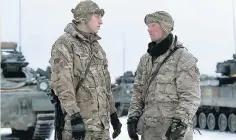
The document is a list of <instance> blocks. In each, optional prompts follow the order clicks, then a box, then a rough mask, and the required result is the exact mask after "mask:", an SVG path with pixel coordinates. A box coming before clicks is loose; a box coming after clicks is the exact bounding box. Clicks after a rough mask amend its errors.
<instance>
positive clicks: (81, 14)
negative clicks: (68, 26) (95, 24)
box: [71, 0, 105, 23]
mask: <svg viewBox="0 0 236 140" xmlns="http://www.w3.org/2000/svg"><path fill="white" fill-rule="evenodd" d="M71 12H72V13H73V16H74V21H75V22H76V23H79V22H87V21H88V20H89V18H90V16H91V15H92V14H100V15H101V16H104V14H105V11H104V9H100V8H99V6H98V5H97V4H96V3H95V2H93V1H91V0H84V1H81V2H80V3H79V4H78V5H77V6H76V7H75V9H72V10H71Z"/></svg>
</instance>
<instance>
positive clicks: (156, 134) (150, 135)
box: [141, 128, 193, 140]
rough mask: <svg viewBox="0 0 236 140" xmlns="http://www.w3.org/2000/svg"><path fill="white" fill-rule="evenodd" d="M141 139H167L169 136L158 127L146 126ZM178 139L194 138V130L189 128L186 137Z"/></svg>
mask: <svg viewBox="0 0 236 140" xmlns="http://www.w3.org/2000/svg"><path fill="white" fill-rule="evenodd" d="M188 129H189V128H188ZM141 140H167V138H166V136H165V133H163V132H161V131H158V130H157V129H152V128H146V129H145V131H144V133H143V135H142V136H141ZM178 140H193V132H192V131H191V130H188V131H187V132H186V134H185V137H182V138H179V139H178Z"/></svg>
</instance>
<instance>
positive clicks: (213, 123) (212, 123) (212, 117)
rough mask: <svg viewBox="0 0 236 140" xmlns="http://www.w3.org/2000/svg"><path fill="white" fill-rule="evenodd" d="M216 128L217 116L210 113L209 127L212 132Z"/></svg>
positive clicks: (208, 118) (208, 116) (208, 117)
mask: <svg viewBox="0 0 236 140" xmlns="http://www.w3.org/2000/svg"><path fill="white" fill-rule="evenodd" d="M215 126H216V119H215V115H214V114H213V113H209V114H208V115H207V127H208V129H210V130H214V129H215Z"/></svg>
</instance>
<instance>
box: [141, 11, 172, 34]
mask: <svg viewBox="0 0 236 140" xmlns="http://www.w3.org/2000/svg"><path fill="white" fill-rule="evenodd" d="M144 22H145V24H150V23H159V24H160V25H161V27H162V29H163V31H164V37H163V38H165V37H166V36H168V35H169V34H170V32H171V31H172V30H173V27H174V21H173V18H172V17H171V15H170V14H169V13H167V12H165V11H157V12H154V13H151V14H147V15H146V16H145V18H144Z"/></svg>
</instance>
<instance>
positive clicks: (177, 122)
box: [172, 118, 188, 129]
mask: <svg viewBox="0 0 236 140" xmlns="http://www.w3.org/2000/svg"><path fill="white" fill-rule="evenodd" d="M173 123H176V124H178V125H180V126H183V127H184V128H185V129H186V128H187V127H188V125H187V124H185V123H184V122H183V121H182V120H181V119H178V118H172V124H173Z"/></svg>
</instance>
